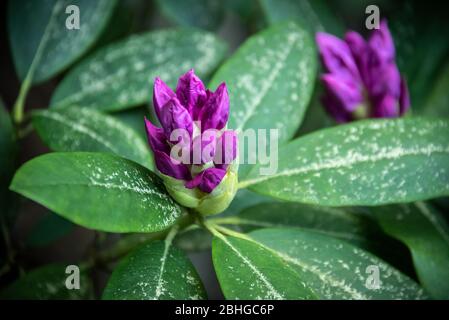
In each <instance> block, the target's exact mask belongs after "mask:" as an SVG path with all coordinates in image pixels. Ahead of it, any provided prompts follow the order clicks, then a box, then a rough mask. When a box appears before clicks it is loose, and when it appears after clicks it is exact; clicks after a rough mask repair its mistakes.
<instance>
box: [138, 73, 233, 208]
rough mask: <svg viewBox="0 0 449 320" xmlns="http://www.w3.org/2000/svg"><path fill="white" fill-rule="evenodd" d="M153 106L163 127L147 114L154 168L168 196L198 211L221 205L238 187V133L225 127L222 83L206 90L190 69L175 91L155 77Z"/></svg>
mask: <svg viewBox="0 0 449 320" xmlns="http://www.w3.org/2000/svg"><path fill="white" fill-rule="evenodd" d="M153 106H154V109H155V113H156V116H157V118H158V119H159V122H160V124H161V128H159V127H157V126H155V125H153V124H152V123H151V122H150V121H148V120H147V119H145V126H146V131H147V135H148V141H149V144H150V147H151V149H152V151H153V154H154V160H155V164H156V169H157V171H158V173H159V174H160V176H161V177H162V179H163V181H164V184H165V186H166V188H167V190H168V192H169V193H170V194H171V196H172V197H173V198H174V199H175V200H176V201H178V202H179V203H180V204H182V205H184V206H186V207H189V208H195V209H196V210H197V211H198V212H200V213H202V214H214V213H219V212H222V211H223V210H225V209H226V208H227V207H228V205H229V203H230V202H231V201H232V199H233V197H234V195H235V192H236V189H237V169H238V161H237V150H238V146H237V135H236V133H235V132H234V131H232V130H227V129H226V124H227V122H228V117H229V96H228V91H227V88H226V84H225V83H222V84H220V85H219V86H218V88H217V89H216V90H215V92H211V91H209V90H207V89H206V88H205V86H204V84H203V82H202V81H201V80H200V79H199V78H198V77H197V76H196V75H195V73H194V71H193V70H190V71H188V72H187V73H186V74H184V75H183V76H181V77H180V78H179V81H178V85H177V87H176V90H175V92H174V91H173V90H172V89H170V88H169V87H168V86H167V85H166V84H165V83H164V82H163V81H162V80H161V79H159V78H156V79H155V82H154V91H153Z"/></svg>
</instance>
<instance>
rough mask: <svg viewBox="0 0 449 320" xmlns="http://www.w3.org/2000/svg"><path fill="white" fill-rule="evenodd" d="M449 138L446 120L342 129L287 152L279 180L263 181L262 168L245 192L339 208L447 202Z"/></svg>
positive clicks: (284, 150)
mask: <svg viewBox="0 0 449 320" xmlns="http://www.w3.org/2000/svg"><path fill="white" fill-rule="evenodd" d="M448 138H449V122H448V121H446V120H432V119H422V118H404V119H395V120H367V121H360V122H356V123H352V124H348V125H344V126H338V127H335V128H331V129H326V130H323V131H319V132H316V133H313V134H310V135H307V136H305V137H302V138H299V139H296V140H295V141H293V142H291V143H289V144H288V145H286V146H284V147H282V148H281V149H280V150H279V159H280V160H279V166H278V168H279V169H278V172H277V173H276V174H274V175H271V176H260V175H259V170H258V168H257V167H256V168H254V169H253V170H252V171H251V173H250V174H249V176H248V178H247V180H246V181H243V182H241V185H240V186H241V187H245V186H251V185H254V186H252V188H254V190H257V191H259V192H262V193H264V194H269V195H271V196H274V197H277V198H281V199H286V200H295V201H299V202H306V203H314V204H321V205H335V206H340V205H374V204H384V203H392V202H409V201H413V200H422V199H426V198H429V197H435V196H441V195H445V194H449V167H448V166H447V163H449V139H448ZM292 159H295V161H292Z"/></svg>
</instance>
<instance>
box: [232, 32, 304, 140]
mask: <svg viewBox="0 0 449 320" xmlns="http://www.w3.org/2000/svg"><path fill="white" fill-rule="evenodd" d="M289 31H290V30H289ZM255 40H256V39H254V41H255ZM284 40H286V39H284ZM284 42H287V43H288V44H289V45H288V46H287V48H286V49H285V52H283V54H282V56H281V58H282V59H277V61H276V64H275V68H273V69H272V70H273V71H272V72H271V73H270V75H269V77H268V79H267V81H266V82H264V83H266V85H265V86H262V88H261V90H260V91H259V92H260V94H259V95H258V96H257V99H254V100H253V103H252V104H251V105H250V106H249V108H247V109H246V110H247V112H246V113H245V117H244V118H243V120H242V121H241V122H240V124H239V125H238V126H237V127H236V129H235V130H237V131H241V130H242V129H243V128H244V126H245V124H246V123H247V122H248V121H249V119H250V118H251V117H252V116H253V115H254V113H255V110H256V109H257V107H258V106H260V105H261V102H262V100H263V99H264V98H265V96H266V95H267V94H268V91H269V89H270V88H271V87H272V86H273V84H274V81H275V79H276V78H278V76H279V74H280V71H281V70H282V69H284V68H285V66H286V65H285V63H284V62H285V61H286V60H287V59H288V57H289V55H290V54H291V52H292V50H293V48H294V46H295V45H296V43H295V42H293V41H292V42H291V43H289V42H288V41H284ZM281 61H282V63H281Z"/></svg>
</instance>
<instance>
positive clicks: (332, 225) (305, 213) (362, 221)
mask: <svg viewBox="0 0 449 320" xmlns="http://www.w3.org/2000/svg"><path fill="white" fill-rule="evenodd" d="M218 221H220V223H222V224H230V225H237V226H239V228H240V229H241V230H243V231H244V232H249V231H251V230H255V229H260V228H281V227H282V228H293V227H297V228H301V229H308V230H311V231H315V232H318V233H322V234H325V235H328V236H331V237H336V238H339V239H342V240H346V241H349V242H351V243H353V244H355V245H358V246H361V247H367V246H368V241H369V238H368V236H369V235H370V233H374V231H375V229H376V228H375V224H374V223H373V222H372V221H370V219H367V218H366V217H364V216H362V215H360V214H354V213H350V212H347V211H344V210H343V209H339V208H329V207H319V206H310V205H304V204H299V203H291V202H271V203H260V204H257V205H254V206H252V207H248V208H246V209H244V210H242V211H241V212H240V213H239V214H237V215H235V216H229V217H225V218H221V219H220V218H216V222H218Z"/></svg>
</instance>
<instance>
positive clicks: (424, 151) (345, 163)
mask: <svg viewBox="0 0 449 320" xmlns="http://www.w3.org/2000/svg"><path fill="white" fill-rule="evenodd" d="M392 150H393V151H397V150H402V152H400V154H399V155H397V153H396V152H392ZM392 150H390V151H389V152H386V153H384V154H382V153H379V154H376V155H373V156H372V157H369V156H363V155H360V154H358V156H359V158H360V159H359V160H353V159H349V160H348V159H347V158H343V157H341V158H337V159H336V160H335V159H334V160H327V161H325V162H324V163H321V164H315V163H313V164H311V165H310V164H309V165H308V166H306V167H302V168H296V169H295V168H294V169H288V170H285V171H281V172H280V173H278V174H276V175H271V176H261V177H258V178H254V179H248V180H244V181H242V182H241V183H240V185H239V188H246V187H248V186H250V185H254V184H258V183H260V182H264V181H268V180H272V179H277V178H280V177H285V176H287V177H288V176H293V175H298V174H307V173H312V172H317V171H321V170H329V169H336V168H347V167H351V166H353V165H358V164H362V163H368V162H377V161H383V160H392V159H393V160H394V159H399V158H403V157H406V156H422V155H427V156H430V155H431V154H434V153H442V154H449V147H443V146H435V145H428V146H427V147H426V148H418V149H410V150H408V151H407V149H403V148H394V149H392ZM404 150H405V151H404ZM351 157H352V158H354V155H351ZM255 169H257V168H255Z"/></svg>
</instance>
